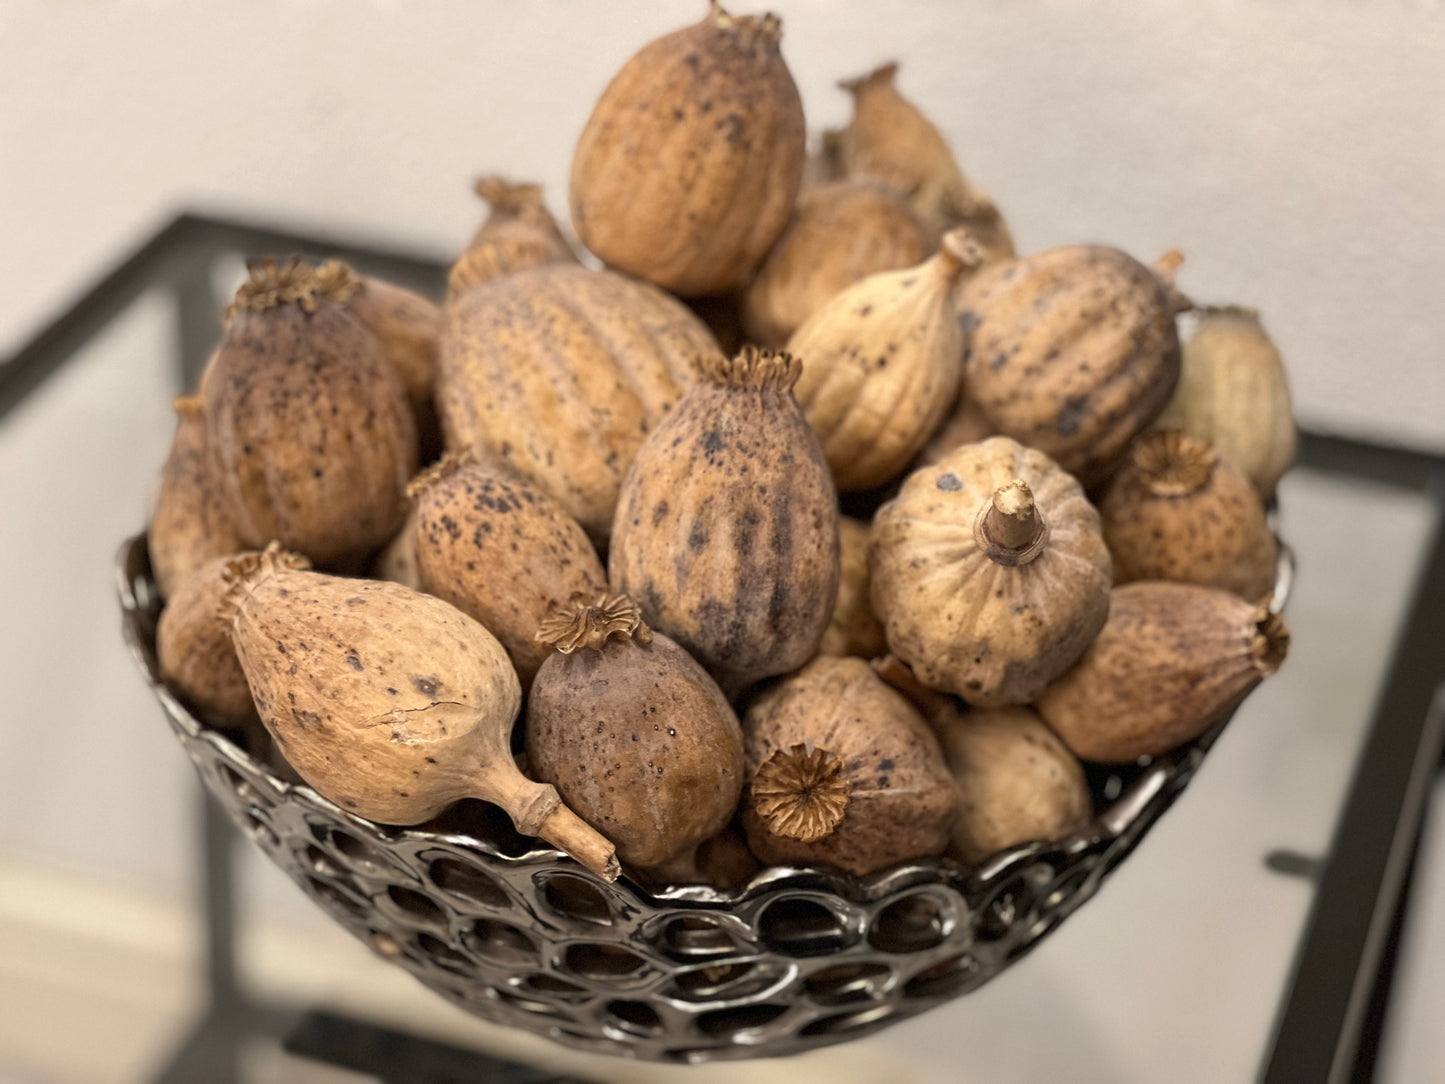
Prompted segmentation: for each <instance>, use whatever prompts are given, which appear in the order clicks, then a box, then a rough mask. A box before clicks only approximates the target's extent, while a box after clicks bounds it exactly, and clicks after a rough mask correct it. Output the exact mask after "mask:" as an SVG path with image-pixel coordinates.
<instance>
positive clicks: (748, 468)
mask: <svg viewBox="0 0 1445 1084" xmlns="http://www.w3.org/2000/svg"><path fill="white" fill-rule="evenodd" d="M799 368H800V366H799V364H798V362H797V360H796V359H794V358H792V357H790V356H788V355H787V354H782V353H774V352H772V351H767V350H757V349H754V348H753V347H744V348H743V352H742V353H741V354H739V355H738V356H737V357H736V358H733V359H731V360H724V359H721V358H719V359H717V360H715V361H712V362H709V363H708V364H707V365H705V366H704V369H703V374H702V379H701V380H700V381H699V382H698V383H697V384H696V385H694V386H693V388H692V390H690V391H689V392H688V393H687V395H685V396H684V397H683V399H682V402H680V403H678V405H677V407H676V408H675V409H674V410H673V412H672V413H671V414H670V415H668V417H667V419H666V420H665V421H664V422H663V423H662V424H661V425H660V426H658V428H657V429H656V430H655V431H654V432H653V434H652V435H651V436H650V437H648V439H647V443H646V444H644V445H643V446H642V450H641V451H640V452H638V454H637V460H636V462H634V463H633V465H632V471H631V473H630V474H629V475H628V477H627V483H626V484H625V485H624V486H623V487H622V496H621V499H620V500H619V501H618V504H617V520H616V524H615V526H614V528H613V532H612V548H611V550H610V552H609V554H608V561H609V565H608V570H609V573H610V575H611V582H612V586H613V587H615V588H617V589H618V590H620V591H623V592H625V593H626V594H627V595H629V596H630V597H632V598H635V599H636V600H637V602H638V604H639V605H640V606H641V607H642V612H643V614H644V616H645V617H646V618H647V621H648V624H650V625H652V626H653V627H654V628H656V629H659V630H661V631H663V632H665V633H667V634H668V635H669V636H671V637H672V638H673V639H674V640H676V641H677V642H678V643H680V644H682V646H683V647H685V648H687V649H688V651H690V652H691V653H692V654H693V656H694V657H695V658H697V660H698V661H699V662H701V663H702V664H703V665H704V666H706V667H707V668H708V671H709V672H710V673H711V674H713V676H714V677H716V678H717V679H718V680H719V682H720V683H721V684H722V686H723V688H724V689H725V690H726V691H727V692H728V693H729V695H732V694H735V693H738V692H740V691H741V690H742V689H743V688H745V687H746V686H748V685H750V684H751V683H753V682H755V681H759V680H761V679H762V678H765V677H769V676H771V675H773V674H784V673H787V672H788V671H789V670H795V669H797V668H798V667H799V666H801V665H803V663H805V662H807V661H808V660H809V659H810V658H812V657H813V655H814V654H815V653H816V652H817V650H818V644H819V643H820V642H821V640H822V638H823V633H824V631H825V630H826V629H827V628H828V622H829V620H830V619H831V617H832V614H833V603H834V601H835V599H836V597H837V593H838V502H837V496H836V494H835V493H834V491H833V481H832V478H831V477H830V476H829V473H828V465H827V463H826V462H825V461H824V459H823V452H822V450H821V449H820V448H819V447H818V438H817V437H815V436H814V435H813V431H812V430H811V429H809V428H808V423H807V421H805V420H804V418H803V414H802V411H800V410H799V409H798V404H797V403H796V402H795V401H794V399H793V393H792V388H793V385H794V383H795V382H796V381H797V379H798V371H799Z"/></svg>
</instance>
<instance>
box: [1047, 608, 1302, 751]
mask: <svg viewBox="0 0 1445 1084" xmlns="http://www.w3.org/2000/svg"><path fill="white" fill-rule="evenodd" d="M1288 650H1289V633H1288V631H1286V629H1285V627H1284V622H1283V620H1282V619H1281V618H1280V616H1279V615H1278V614H1272V613H1270V612H1269V609H1268V607H1266V606H1262V605H1255V604H1254V603H1250V602H1246V601H1244V600H1243V599H1241V598H1239V597H1238V596H1237V595H1231V594H1229V593H1228V592H1227V591H1220V590H1218V589H1216V588H1212V587H1200V586H1198V585H1197V584H1189V583H1163V582H1159V581H1148V580H1144V581H1140V582H1138V583H1127V584H1125V585H1124V586H1122V587H1119V588H1116V589H1115V590H1114V593H1113V599H1112V601H1111V603H1110V610H1109V621H1108V624H1106V625H1105V626H1104V629H1103V631H1102V632H1101V633H1099V637H1098V639H1097V640H1095V641H1094V643H1093V644H1092V645H1090V647H1089V650H1088V651H1087V652H1086V653H1085V654H1084V657H1083V658H1082V659H1081V660H1080V661H1079V664H1078V665H1077V666H1075V667H1074V668H1073V669H1072V670H1070V671H1069V672H1068V673H1066V674H1065V675H1064V676H1063V677H1061V678H1060V679H1059V680H1058V681H1056V682H1055V683H1054V684H1052V685H1051V686H1049V688H1048V689H1047V690H1045V692H1044V693H1043V695H1042V696H1040V697H1039V699H1038V702H1037V704H1036V707H1037V708H1038V711H1039V714H1041V715H1042V716H1043V717H1044V721H1045V722H1047V723H1048V724H1049V726H1050V727H1051V728H1053V731H1054V732H1055V733H1056V734H1058V735H1059V737H1061V738H1062V739H1063V740H1064V742H1065V743H1066V744H1067V745H1068V746H1069V748H1070V749H1072V750H1073V751H1074V752H1075V753H1076V754H1077V755H1078V756H1079V757H1081V758H1082V759H1084V760H1091V761H1097V762H1099V763H1103V764H1127V763H1130V762H1132V761H1134V760H1137V759H1138V758H1139V757H1142V756H1158V755H1159V754H1161V753H1167V752H1168V751H1169V750H1171V749H1174V748H1176V747H1178V746H1180V745H1183V744H1184V743H1185V742H1187V741H1192V740H1193V739H1195V738H1197V737H1199V736H1200V735H1201V734H1203V733H1204V732H1205V731H1206V730H1208V729H1209V728H1210V727H1211V726H1213V725H1214V724H1215V723H1218V722H1220V721H1221V720H1223V719H1225V718H1226V717H1227V716H1228V715H1229V713H1230V712H1232V711H1233V710H1234V709H1235V708H1236V707H1238V706H1239V704H1240V702H1241V701H1243V700H1244V698H1245V697H1246V696H1248V695H1249V693H1250V692H1251V691H1252V690H1253V689H1254V688H1255V686H1257V685H1258V684H1259V683H1260V682H1261V681H1263V680H1264V679H1265V678H1267V677H1269V676H1270V675H1272V674H1273V673H1274V672H1275V671H1276V670H1278V669H1279V667H1280V664H1281V663H1282V662H1283V661H1284V658H1285V655H1286V654H1287V652H1288Z"/></svg>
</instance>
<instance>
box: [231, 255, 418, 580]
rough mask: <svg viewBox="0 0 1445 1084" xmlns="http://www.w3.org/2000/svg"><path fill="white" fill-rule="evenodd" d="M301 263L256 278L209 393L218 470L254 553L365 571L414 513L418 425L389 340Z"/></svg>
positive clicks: (238, 305) (261, 268) (239, 295)
mask: <svg viewBox="0 0 1445 1084" xmlns="http://www.w3.org/2000/svg"><path fill="white" fill-rule="evenodd" d="M346 296H349V292H347V291H343V292H342V294H338V295H337V296H336V297H333V296H331V295H329V294H328V293H327V291H326V288H325V283H324V282H318V280H317V276H316V273H315V271H314V270H313V269H312V268H310V267H307V266H305V265H303V264H301V263H300V262H299V261H294V260H293V261H292V262H291V263H290V264H288V265H285V266H278V265H277V264H276V263H274V262H273V261H270V260H268V261H266V262H265V263H263V264H258V265H255V266H253V267H252V269H251V276H250V279H249V280H248V281H247V282H246V283H245V284H244V285H242V286H241V288H240V289H239V290H238V291H237V292H236V298H235V300H234V301H233V302H232V303H231V307H230V308H229V309H228V310H227V315H226V325H227V326H226V333H225V337H224V338H223V340H222V342H221V346H220V348H219V349H218V350H217V352H216V356H215V360H214V361H213V363H212V365H211V367H210V372H209V374H208V375H207V378H206V381H205V399H206V426H207V433H208V435H209V447H210V455H211V460H212V467H213V470H214V471H215V477H216V479H217V482H218V483H219V484H220V485H221V487H222V488H223V490H224V492H225V495H226V501H227V509H228V511H229V513H230V515H231V518H232V520H233V521H234V523H235V524H236V528H237V531H238V533H239V534H240V537H241V539H242V541H243V542H244V543H245V544H246V545H248V546H253V547H255V546H261V545H265V544H266V543H267V542H268V541H269V540H271V539H277V540H279V541H280V542H281V544H282V546H284V547H285V548H286V549H289V550H295V551H297V552H300V553H304V554H306V556H308V557H310V558H311V560H313V561H315V562H316V563H317V564H318V565H330V566H333V567H338V568H351V567H359V566H360V564H361V562H362V561H364V560H365V558H366V557H367V556H368V555H369V554H370V553H371V552H372V551H374V550H376V549H377V548H378V547H380V546H381V545H383V544H384V543H386V542H387V541H389V540H390V539H391V537H392V535H394V534H395V533H396V531H397V529H398V528H399V527H400V526H401V523H402V520H403V518H405V515H406V496H405V490H406V483H407V479H409V478H410V477H411V476H412V474H413V473H415V471H416V464H417V438H416V424H415V421H414V420H413V417H412V411H411V408H410V406H409V405H408V403H407V398H406V392H405V389H404V388H403V387H402V383H401V379H400V377H398V376H397V373H396V370H395V368H394V367H393V366H392V364H391V363H390V362H389V361H388V360H387V356H386V352H385V349H384V348H383V345H382V342H381V340H380V339H379V338H378V337H377V336H376V335H375V334H374V333H373V332H372V331H370V330H369V329H368V328H366V327H365V326H364V325H363V324H362V323H361V322H360V321H359V320H357V319H356V318H355V317H354V316H352V315H351V314H350V313H349V312H348V311H347V310H346V308H345V307H344V305H345V300H346Z"/></svg>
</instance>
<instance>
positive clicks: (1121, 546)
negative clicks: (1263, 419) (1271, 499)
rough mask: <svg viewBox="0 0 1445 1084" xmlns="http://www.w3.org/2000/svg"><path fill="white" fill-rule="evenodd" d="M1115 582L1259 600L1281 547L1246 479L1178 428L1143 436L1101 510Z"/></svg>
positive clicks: (1268, 585) (1271, 584) (1269, 587)
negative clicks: (1173, 583) (1186, 587)
mask: <svg viewBox="0 0 1445 1084" xmlns="http://www.w3.org/2000/svg"><path fill="white" fill-rule="evenodd" d="M1099 512H1100V514H1101V516H1102V517H1103V524H1104V540H1105V541H1106V542H1107V543H1108V544H1109V552H1110V553H1111V554H1112V555H1113V558H1114V582H1115V583H1129V582H1130V581H1132V580H1178V581H1181V582H1184V583H1198V584H1203V585H1205V586H1206V587H1219V588H1222V589H1223V590H1225V591H1232V592H1234V593H1235V594H1236V595H1239V596H1241V597H1243V598H1245V599H1247V600H1249V601H1252V602H1257V601H1259V600H1260V599H1262V598H1264V597H1265V596H1266V595H1268V594H1269V593H1270V591H1271V590H1272V589H1273V587H1274V578H1275V565H1276V563H1277V562H1278V560H1279V546H1278V544H1277V543H1276V542H1275V538H1274V532H1273V531H1271V530H1270V527H1269V523H1268V521H1267V520H1266V518H1265V514H1264V505H1262V504H1261V503H1260V500H1259V495H1258V494H1257V493H1256V492H1255V490H1254V487H1253V486H1251V485H1250V482H1249V479H1247V478H1246V477H1245V476H1244V475H1243V474H1241V473H1240V472H1239V471H1238V470H1236V469H1235V467H1234V466H1233V465H1232V464H1230V463H1229V462H1228V461H1226V460H1224V459H1221V458H1220V457H1219V456H1218V455H1217V454H1215V451H1214V449H1213V448H1211V447H1210V446H1209V445H1208V444H1206V443H1205V442H1204V441H1200V440H1195V439H1194V438H1192V437H1189V436H1186V435H1185V434H1184V433H1183V432H1181V431H1180V430H1178V429H1164V430H1159V431H1156V432H1153V433H1146V434H1145V435H1144V436H1142V437H1140V438H1139V439H1138V440H1136V441H1135V442H1134V445H1133V448H1132V449H1131V452H1130V456H1129V459H1128V460H1127V461H1126V463H1125V465H1124V467H1123V468H1122V469H1121V470H1120V471H1119V474H1118V476H1117V477H1116V478H1115V479H1114V481H1113V482H1112V483H1111V485H1110V487H1109V491H1108V493H1107V495H1106V496H1105V497H1104V500H1103V503H1102V504H1101V505H1100V507H1099Z"/></svg>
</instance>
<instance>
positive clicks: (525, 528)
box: [407, 451, 607, 690]
mask: <svg viewBox="0 0 1445 1084" xmlns="http://www.w3.org/2000/svg"><path fill="white" fill-rule="evenodd" d="M407 491H408V493H409V494H410V495H411V498H412V501H413V502H414V506H415V509H416V561H417V575H418V578H419V580H420V587H421V590H423V591H425V592H426V593H427V594H429V595H435V596H436V597H437V598H440V599H445V600H446V601H447V602H450V603H451V604H452V605H453V606H455V607H456V608H457V609H459V610H461V611H462V613H464V614H468V615H470V616H471V617H474V618H476V619H477V620H478V621H480V622H481V623H482V624H483V625H484V626H485V627H486V629H487V631H488V632H490V633H491V634H492V635H493V636H495V637H496V638H497V639H498V640H500V641H501V642H502V646H503V647H504V648H506V649H507V655H508V656H509V657H510V658H511V660H512V665H513V666H515V667H516V668H517V676H518V677H519V678H520V679H521V682H522V688H523V690H526V689H527V688H528V687H529V686H530V685H531V684H532V678H533V677H534V676H535V675H536V673H537V667H539V666H541V665H542V662H543V661H544V660H545V659H546V658H547V656H548V655H550V654H551V653H552V651H551V648H550V647H549V646H548V645H546V644H543V643H539V642H538V640H537V636H536V633H537V627H538V625H540V624H541V622H542V620H543V618H545V617H546V616H547V612H548V610H549V609H550V607H551V605H552V604H553V603H554V602H565V601H566V600H567V599H569V598H571V597H572V596H573V595H574V594H582V595H584V596H586V597H587V598H589V599H590V598H595V597H596V596H597V594H598V593H600V592H601V591H603V590H605V589H606V587H607V573H606V572H605V571H604V570H603V568H602V562H601V561H599V560H598V559H597V551H596V550H594V549H593V548H592V543H591V542H589V541H588V539H587V533H586V532H585V531H583V530H582V528H581V527H580V526H578V525H577V521H576V520H575V519H573V518H572V517H571V516H569V515H568V514H567V513H566V512H564V511H563V510H562V508H561V507H560V506H559V505H558V504H557V502H556V501H554V500H552V499H551V498H550V497H548V496H547V495H546V494H545V493H543V492H541V491H540V490H539V489H537V488H536V487H535V486H532V485H528V484H527V483H526V482H523V481H522V480H520V479H518V478H509V477H507V476H506V475H504V474H501V473H499V472H498V471H496V470H494V469H490V468H487V467H483V466H481V465H479V464H478V463H476V462H475V460H473V459H472V456H471V453H470V452H467V451H463V452H453V453H451V454H450V455H448V456H447V457H446V458H445V459H443V460H442V461H441V462H440V463H437V464H435V465H433V466H432V467H430V468H429V469H427V470H425V471H423V472H422V473H421V474H420V475H419V476H418V477H417V478H415V479H414V480H413V481H412V483H411V485H410V486H409V487H408V490H407Z"/></svg>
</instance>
